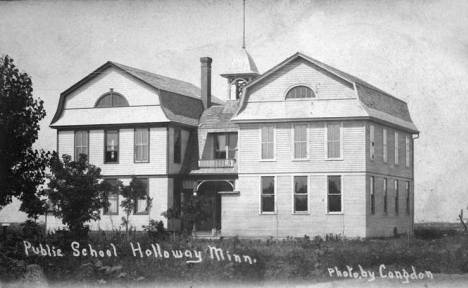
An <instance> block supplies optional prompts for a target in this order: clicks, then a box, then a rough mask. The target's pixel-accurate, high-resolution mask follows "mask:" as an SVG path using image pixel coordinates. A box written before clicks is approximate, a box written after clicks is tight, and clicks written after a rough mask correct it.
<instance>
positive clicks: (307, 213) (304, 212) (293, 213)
mask: <svg viewBox="0 0 468 288" xmlns="http://www.w3.org/2000/svg"><path fill="white" fill-rule="evenodd" d="M291 215H310V212H309V211H302V212H301V211H298V212H292V213H291Z"/></svg>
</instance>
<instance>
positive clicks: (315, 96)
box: [283, 83, 317, 101]
mask: <svg viewBox="0 0 468 288" xmlns="http://www.w3.org/2000/svg"><path fill="white" fill-rule="evenodd" d="M298 86H305V87H307V88H310V90H312V92H313V93H314V97H312V98H291V99H286V96H288V93H289V91H290V90H292V89H294V88H296V87H298ZM283 99H284V100H287V101H311V100H315V99H317V90H316V89H314V88H313V87H311V86H310V85H308V84H305V83H298V84H294V85H293V86H291V87H289V88H288V89H287V90H286V92H284V95H283Z"/></svg>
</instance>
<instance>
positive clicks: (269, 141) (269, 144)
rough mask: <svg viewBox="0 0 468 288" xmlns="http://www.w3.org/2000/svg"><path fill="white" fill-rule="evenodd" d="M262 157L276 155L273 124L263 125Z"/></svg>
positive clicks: (270, 157)
mask: <svg viewBox="0 0 468 288" xmlns="http://www.w3.org/2000/svg"><path fill="white" fill-rule="evenodd" d="M261 132H262V137H261V143H262V159H274V157H275V153H274V151H275V135H274V133H275V128H274V127H273V126H266V127H262V129H261Z"/></svg>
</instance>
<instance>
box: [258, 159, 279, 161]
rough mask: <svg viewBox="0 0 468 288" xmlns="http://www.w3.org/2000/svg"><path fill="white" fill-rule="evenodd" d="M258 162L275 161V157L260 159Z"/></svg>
mask: <svg viewBox="0 0 468 288" xmlns="http://www.w3.org/2000/svg"><path fill="white" fill-rule="evenodd" d="M258 161H259V162H276V159H260V160H258Z"/></svg>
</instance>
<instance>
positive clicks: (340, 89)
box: [248, 59, 356, 101]
mask: <svg viewBox="0 0 468 288" xmlns="http://www.w3.org/2000/svg"><path fill="white" fill-rule="evenodd" d="M298 84H304V85H306V86H309V87H311V88H313V90H314V91H315V95H316V98H318V99H330V98H356V94H355V93H354V90H353V88H352V86H351V84H349V83H347V82H344V81H343V80H340V79H339V78H338V77H335V76H333V75H332V74H330V73H328V72H324V70H322V69H320V68H317V66H315V65H313V64H311V63H309V62H308V61H305V60H303V59H296V60H294V61H292V62H290V63H289V64H287V65H285V66H284V67H283V68H281V69H280V70H278V71H276V72H275V74H274V75H272V76H269V77H267V78H266V79H264V80H263V81H262V82H260V83H258V84H257V85H255V86H254V87H252V90H251V91H250V93H249V94H250V96H249V99H248V101H281V100H284V99H285V97H286V92H287V91H288V89H289V88H291V87H292V86H294V85H298ZM290 101H294V100H290Z"/></svg>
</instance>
